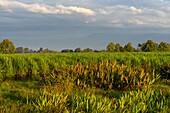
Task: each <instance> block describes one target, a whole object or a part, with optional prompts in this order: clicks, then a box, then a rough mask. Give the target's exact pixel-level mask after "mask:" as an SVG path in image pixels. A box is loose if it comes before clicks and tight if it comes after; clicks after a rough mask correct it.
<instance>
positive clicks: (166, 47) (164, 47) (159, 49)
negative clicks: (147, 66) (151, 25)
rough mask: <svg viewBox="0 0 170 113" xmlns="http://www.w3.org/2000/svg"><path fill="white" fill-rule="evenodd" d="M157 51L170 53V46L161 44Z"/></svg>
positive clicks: (164, 43)
mask: <svg viewBox="0 0 170 113" xmlns="http://www.w3.org/2000/svg"><path fill="white" fill-rule="evenodd" d="M158 51H170V45H169V44H168V43H166V42H161V43H160V44H159V47H158Z"/></svg>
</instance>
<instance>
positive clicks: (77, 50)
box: [74, 47, 82, 53]
mask: <svg viewBox="0 0 170 113" xmlns="http://www.w3.org/2000/svg"><path fill="white" fill-rule="evenodd" d="M74 52H78V53H79V52H82V50H81V48H80V47H79V48H76V49H75V51H74Z"/></svg>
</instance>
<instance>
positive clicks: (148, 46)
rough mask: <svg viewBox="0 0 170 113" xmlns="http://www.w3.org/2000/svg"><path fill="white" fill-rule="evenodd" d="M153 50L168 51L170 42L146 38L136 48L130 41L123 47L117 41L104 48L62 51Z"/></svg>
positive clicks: (65, 50)
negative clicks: (145, 40) (159, 41)
mask: <svg viewBox="0 0 170 113" xmlns="http://www.w3.org/2000/svg"><path fill="white" fill-rule="evenodd" d="M155 51H166V52H168V51H170V44H169V43H167V42H161V43H160V44H157V43H155V42H153V41H152V40H148V41H147V42H146V43H142V44H140V43H139V44H138V46H137V49H135V48H134V47H133V46H132V43H130V42H129V43H128V44H126V45H125V46H124V47H123V46H121V45H120V44H119V43H117V44H116V45H115V44H114V42H110V43H109V44H108V45H107V47H106V50H96V49H95V50H92V49H90V48H87V49H84V50H81V48H76V49H75V50H74V51H73V50H72V49H64V50H62V51H61V52H62V53H72V52H155Z"/></svg>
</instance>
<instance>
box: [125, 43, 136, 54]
mask: <svg viewBox="0 0 170 113" xmlns="http://www.w3.org/2000/svg"><path fill="white" fill-rule="evenodd" d="M123 50H124V51H125V52H134V50H135V49H134V48H133V47H132V43H130V42H129V43H128V44H127V45H125V47H124V49H123Z"/></svg>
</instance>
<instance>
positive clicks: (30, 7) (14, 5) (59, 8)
mask: <svg viewBox="0 0 170 113" xmlns="http://www.w3.org/2000/svg"><path fill="white" fill-rule="evenodd" d="M0 7H1V9H4V11H8V12H11V13H12V12H13V11H14V10H15V9H20V10H25V11H28V12H32V13H42V14H72V13H80V14H84V15H86V16H92V15H95V12H94V11H92V10H91V9H87V8H82V7H77V6H68V7H66V6H63V5H56V7H53V6H50V5H46V4H38V3H35V4H25V3H22V2H18V1H7V0H0Z"/></svg>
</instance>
